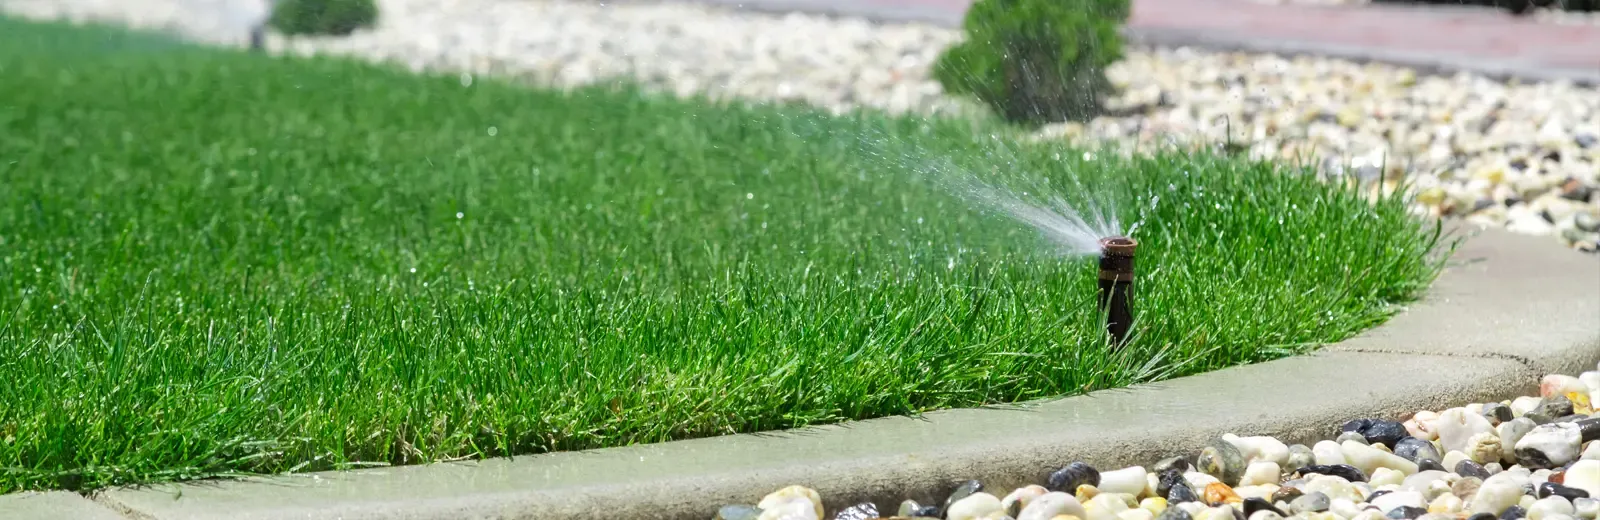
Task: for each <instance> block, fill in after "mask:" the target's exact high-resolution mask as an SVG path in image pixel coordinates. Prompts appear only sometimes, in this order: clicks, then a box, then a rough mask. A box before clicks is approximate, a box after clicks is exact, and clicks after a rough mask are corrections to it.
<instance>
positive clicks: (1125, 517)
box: [1117, 508, 1156, 520]
mask: <svg viewBox="0 0 1600 520" xmlns="http://www.w3.org/2000/svg"><path fill="white" fill-rule="evenodd" d="M1155 518H1156V515H1155V513H1151V512H1149V511H1145V510H1143V509H1139V508H1134V509H1129V510H1127V511H1123V512H1121V513H1117V520H1155Z"/></svg>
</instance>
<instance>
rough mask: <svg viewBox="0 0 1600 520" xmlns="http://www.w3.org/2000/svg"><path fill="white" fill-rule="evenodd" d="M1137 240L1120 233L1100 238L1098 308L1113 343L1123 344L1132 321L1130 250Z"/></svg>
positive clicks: (1131, 265) (1131, 254)
mask: <svg viewBox="0 0 1600 520" xmlns="http://www.w3.org/2000/svg"><path fill="white" fill-rule="evenodd" d="M1138 247H1139V242H1137V241H1135V240H1134V239H1131V238H1128V237H1122V236H1115V237H1105V238H1102V239H1100V312H1103V313H1105V314H1106V334H1109V335H1110V336H1111V344H1112V345H1113V346H1119V347H1120V346H1122V343H1123V341H1125V340H1127V338H1128V327H1129V326H1131V325H1132V324H1133V310H1132V309H1131V308H1130V307H1129V300H1130V299H1131V298H1132V296H1133V252H1134V249H1136V248H1138Z"/></svg>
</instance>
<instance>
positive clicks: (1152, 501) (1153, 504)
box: [1139, 497, 1167, 515]
mask: <svg viewBox="0 0 1600 520" xmlns="http://www.w3.org/2000/svg"><path fill="white" fill-rule="evenodd" d="M1139 509H1144V510H1148V511H1150V512H1151V513H1155V514H1158V515H1159V514H1161V512H1162V511H1166V510H1167V499H1165V498H1161V497H1150V498H1146V499H1144V500H1140V501H1139Z"/></svg>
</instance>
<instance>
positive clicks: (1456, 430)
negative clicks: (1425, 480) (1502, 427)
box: [1437, 408, 1494, 453]
mask: <svg viewBox="0 0 1600 520" xmlns="http://www.w3.org/2000/svg"><path fill="white" fill-rule="evenodd" d="M1437 427H1438V429H1439V447H1440V448H1442V449H1443V450H1444V451H1446V452H1449V451H1459V452H1462V453H1466V452H1467V450H1468V448H1469V446H1470V445H1469V444H1468V441H1469V440H1470V439H1472V436H1474V435H1477V434H1480V433H1485V432H1492V431H1494V425H1492V424H1489V420H1488V419H1485V418H1484V417H1483V416H1482V415H1478V414H1475V413H1471V412H1468V411H1467V410H1466V409H1465V408H1451V409H1449V410H1445V411H1444V413H1441V414H1439V420H1438V422H1437Z"/></svg>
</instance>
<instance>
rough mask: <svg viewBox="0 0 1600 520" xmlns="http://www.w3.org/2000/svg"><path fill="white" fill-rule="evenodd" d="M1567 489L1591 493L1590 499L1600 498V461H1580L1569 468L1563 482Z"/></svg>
mask: <svg viewBox="0 0 1600 520" xmlns="http://www.w3.org/2000/svg"><path fill="white" fill-rule="evenodd" d="M1561 483H1562V484H1563V485H1566V486H1567V487H1573V488H1578V489H1582V490H1584V491H1587V492H1589V496H1590V497H1600V460H1580V461H1578V462H1577V463H1575V464H1573V465H1572V467H1570V468H1567V474H1566V476H1565V478H1564V480H1562V481H1561Z"/></svg>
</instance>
